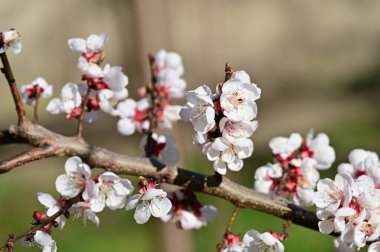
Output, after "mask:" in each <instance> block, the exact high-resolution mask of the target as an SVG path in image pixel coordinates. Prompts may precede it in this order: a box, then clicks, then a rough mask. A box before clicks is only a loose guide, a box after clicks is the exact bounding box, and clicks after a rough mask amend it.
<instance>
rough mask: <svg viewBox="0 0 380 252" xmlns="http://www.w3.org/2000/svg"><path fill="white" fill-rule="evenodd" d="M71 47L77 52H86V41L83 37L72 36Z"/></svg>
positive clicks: (69, 42)
mask: <svg viewBox="0 0 380 252" xmlns="http://www.w3.org/2000/svg"><path fill="white" fill-rule="evenodd" d="M68 44H69V48H70V49H71V50H74V51H76V52H81V53H85V52H86V51H87V50H86V41H85V40H84V39H81V38H72V39H69V40H68Z"/></svg>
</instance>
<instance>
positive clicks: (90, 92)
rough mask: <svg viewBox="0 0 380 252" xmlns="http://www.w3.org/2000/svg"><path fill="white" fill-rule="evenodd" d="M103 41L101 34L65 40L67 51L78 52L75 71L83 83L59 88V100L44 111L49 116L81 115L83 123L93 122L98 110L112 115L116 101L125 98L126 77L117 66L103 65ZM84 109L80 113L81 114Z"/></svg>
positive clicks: (70, 117) (68, 117) (104, 38)
mask: <svg viewBox="0 0 380 252" xmlns="http://www.w3.org/2000/svg"><path fill="white" fill-rule="evenodd" d="M106 41H107V36H106V35H105V34H100V35H95V34H92V35H90V36H89V37H88V38H87V39H86V40H84V39H81V38H73V39H69V40H68V45H69V47H70V49H71V50H73V51H76V52H79V53H80V54H81V55H80V56H79V59H78V64H77V65H78V68H79V70H80V71H81V73H82V76H81V79H82V81H84V82H85V84H74V83H67V84H66V85H64V86H63V88H62V91H61V97H60V98H54V99H53V100H51V101H50V103H49V104H48V106H47V108H46V110H47V111H48V112H50V113H52V114H60V113H65V114H66V118H67V119H72V118H78V117H79V116H80V115H81V114H82V113H85V116H84V120H85V121H86V122H93V121H94V120H96V118H97V117H98V115H99V113H100V112H101V111H103V112H105V113H108V114H111V115H116V114H117V113H116V106H117V104H118V103H119V101H121V100H124V99H125V98H127V96H128V90H127V89H126V87H127V85H128V77H127V76H126V75H125V74H124V73H123V72H122V68H121V67H120V66H111V65H109V64H106V65H105V66H104V67H103V68H102V67H101V66H100V65H101V63H102V62H103V61H104V51H103V49H102V48H103V46H104V44H105V42H106ZM82 110H84V111H82Z"/></svg>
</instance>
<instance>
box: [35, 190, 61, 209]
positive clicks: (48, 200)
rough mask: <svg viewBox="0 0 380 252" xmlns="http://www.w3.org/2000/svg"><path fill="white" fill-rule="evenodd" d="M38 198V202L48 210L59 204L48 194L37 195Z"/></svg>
mask: <svg viewBox="0 0 380 252" xmlns="http://www.w3.org/2000/svg"><path fill="white" fill-rule="evenodd" d="M37 198H38V201H39V202H40V203H41V204H42V205H44V206H46V207H48V208H51V207H53V206H54V205H56V204H57V201H56V200H55V199H54V198H53V196H51V195H50V194H48V193H41V192H39V193H37Z"/></svg>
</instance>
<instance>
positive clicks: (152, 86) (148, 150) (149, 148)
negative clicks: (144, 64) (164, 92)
mask: <svg viewBox="0 0 380 252" xmlns="http://www.w3.org/2000/svg"><path fill="white" fill-rule="evenodd" d="M148 60H149V69H150V78H151V79H150V83H149V88H148V89H149V96H150V101H151V107H150V113H149V130H148V132H147V138H146V145H145V157H148V158H149V157H151V156H152V154H153V138H152V133H153V130H154V129H155V128H156V127H157V120H156V102H157V101H156V99H157V92H156V82H157V77H156V73H155V69H154V63H155V58H154V56H153V55H152V54H148Z"/></svg>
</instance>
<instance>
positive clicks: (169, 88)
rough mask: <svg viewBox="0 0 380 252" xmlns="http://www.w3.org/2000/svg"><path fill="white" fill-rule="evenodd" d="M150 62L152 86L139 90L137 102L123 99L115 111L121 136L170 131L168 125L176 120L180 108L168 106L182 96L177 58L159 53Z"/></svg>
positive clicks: (181, 70) (182, 87)
mask: <svg viewBox="0 0 380 252" xmlns="http://www.w3.org/2000/svg"><path fill="white" fill-rule="evenodd" d="M151 61H152V62H151V68H152V75H153V78H152V83H150V84H149V85H147V86H144V87H142V88H140V89H139V94H140V96H141V99H140V100H139V101H134V100H133V99H126V100H125V101H123V102H121V103H119V105H118V106H117V109H116V111H115V114H116V115H118V116H119V118H120V119H119V121H118V123H117V129H118V131H119V133H120V134H122V135H132V134H133V133H135V132H136V131H139V132H148V131H149V130H152V129H155V128H162V129H170V128H172V122H174V121H177V120H179V110H180V106H176V105H173V104H172V103H173V99H174V98H181V97H183V95H184V88H185V87H186V82H185V81H184V80H183V79H182V78H181V76H182V75H183V72H184V67H183V64H182V59H181V56H179V55H178V54H177V53H175V52H167V51H165V50H160V51H158V52H157V53H156V54H155V55H154V56H151Z"/></svg>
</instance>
